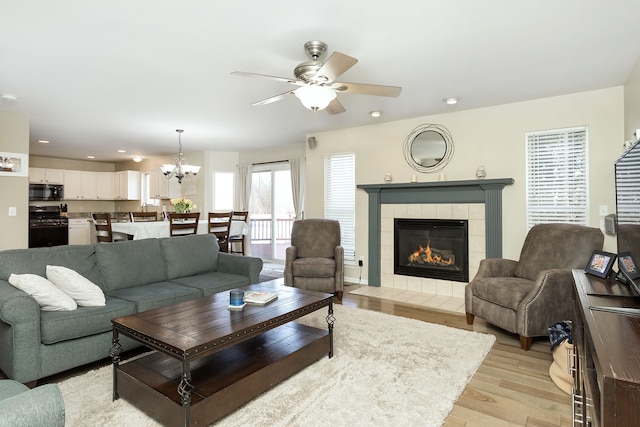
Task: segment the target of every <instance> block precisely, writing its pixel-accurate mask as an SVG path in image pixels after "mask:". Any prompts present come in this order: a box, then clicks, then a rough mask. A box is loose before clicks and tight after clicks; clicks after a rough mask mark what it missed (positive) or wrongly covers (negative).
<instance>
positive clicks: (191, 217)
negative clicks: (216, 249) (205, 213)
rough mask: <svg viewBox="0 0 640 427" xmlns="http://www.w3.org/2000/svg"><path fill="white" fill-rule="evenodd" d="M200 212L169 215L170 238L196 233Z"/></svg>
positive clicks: (172, 213) (171, 213)
mask: <svg viewBox="0 0 640 427" xmlns="http://www.w3.org/2000/svg"><path fill="white" fill-rule="evenodd" d="M199 220H200V212H191V213H177V212H170V213H169V235H170V236H171V237H177V236H186V235H189V234H197V233H198V221H199Z"/></svg>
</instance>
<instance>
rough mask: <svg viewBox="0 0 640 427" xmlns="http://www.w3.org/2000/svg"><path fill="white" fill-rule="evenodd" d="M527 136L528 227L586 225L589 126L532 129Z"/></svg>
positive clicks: (587, 220)
mask: <svg viewBox="0 0 640 427" xmlns="http://www.w3.org/2000/svg"><path fill="white" fill-rule="evenodd" d="M526 139H527V150H526V151H527V161H526V164H527V226H528V227H529V228H531V227H533V226H534V225H536V224H542V223H551V222H561V223H574V224H581V225H587V224H588V222H589V218H588V205H589V204H588V188H587V182H588V181H587V177H588V171H587V164H588V163H587V128H586V126H581V127H576V128H570V129H557V130H551V131H543V132H529V133H527V134H526Z"/></svg>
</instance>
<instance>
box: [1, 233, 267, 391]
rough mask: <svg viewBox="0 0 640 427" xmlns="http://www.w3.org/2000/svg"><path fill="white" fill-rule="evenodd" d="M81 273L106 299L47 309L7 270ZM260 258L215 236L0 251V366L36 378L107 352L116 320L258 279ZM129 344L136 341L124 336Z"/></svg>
mask: <svg viewBox="0 0 640 427" xmlns="http://www.w3.org/2000/svg"><path fill="white" fill-rule="evenodd" d="M47 265H55V266H63V267H67V268H70V269H72V270H75V271H77V272H78V273H80V274H81V275H82V276H84V277H86V278H87V279H89V280H91V281H92V282H93V283H95V284H96V285H98V286H99V287H100V288H101V289H102V290H103V291H104V293H105V296H106V305H105V306H101V307H78V308H77V310H73V311H41V310H40V307H39V306H38V303H37V302H36V300H35V299H34V298H32V297H31V296H30V295H28V294H26V293H24V292H22V291H20V290H18V289H17V288H15V287H13V286H12V285H11V284H9V283H8V281H7V280H8V278H9V276H10V275H11V274H12V273H14V274H24V273H32V274H37V275H40V276H42V277H46V266H47ZM261 270H262V260H261V259H260V258H253V257H245V256H238V255H231V254H226V253H223V252H220V251H219V246H218V242H217V240H216V238H215V236H214V235H213V234H203V235H193V236H183V237H173V238H171V237H170V238H162V239H144V240H132V241H126V242H118V243H102V244H97V245H82V246H80V245H77V246H76V245H74V246H56V247H52V248H32V249H12V250H6V251H2V252H0V348H2V351H0V370H2V371H3V372H4V373H5V375H7V376H8V377H9V378H11V379H14V380H17V381H19V382H22V383H26V382H31V381H34V380H38V379H40V378H44V377H47V376H49V375H53V374H56V373H58V372H62V371H66V370H68V369H70V368H74V367H76V366H81V365H84V364H86V363H90V362H93V361H96V360H100V359H103V358H105V357H108V355H109V348H110V346H111V338H112V332H111V330H112V329H111V319H113V318H116V317H119V316H125V315H129V314H133V313H136V312H140V311H144V310H149V309H153V308H157V307H162V306H166V305H170V304H173V303H177V302H181V301H186V300H190V299H194V298H199V297H202V296H207V295H211V294H214V293H217V292H222V291H226V290H229V289H234V288H238V287H242V286H246V285H249V284H253V283H257V282H258V277H259V275H260V271H261ZM121 343H122V346H123V349H124V350H128V349H131V348H134V347H135V346H136V345H137V344H136V343H134V342H133V341H131V340H127V339H126V338H125V339H123V340H122V342H121Z"/></svg>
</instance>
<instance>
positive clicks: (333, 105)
mask: <svg viewBox="0 0 640 427" xmlns="http://www.w3.org/2000/svg"><path fill="white" fill-rule="evenodd" d="M325 110H326V112H327V113H329V114H331V115H334V114H340V113H344V112H345V111H347V110H345V109H344V107H343V106H342V104H341V103H340V101H338V98H335V99H334V100H333V101H331V102H330V103H329V105H327V108H325Z"/></svg>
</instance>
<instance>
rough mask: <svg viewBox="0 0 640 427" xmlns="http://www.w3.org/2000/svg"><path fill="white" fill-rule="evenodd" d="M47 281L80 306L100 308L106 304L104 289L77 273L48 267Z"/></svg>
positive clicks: (61, 268)
mask: <svg viewBox="0 0 640 427" xmlns="http://www.w3.org/2000/svg"><path fill="white" fill-rule="evenodd" d="M47 279H49V280H51V281H52V282H53V284H54V285H56V286H57V287H58V288H60V289H61V290H62V291H64V293H65V294H67V295H69V296H70V297H71V298H73V299H74V300H75V301H76V303H77V304H78V305H79V306H82V307H99V306H103V305H105V304H106V301H105V297H104V292H102V289H100V288H99V287H98V286H97V285H96V284H95V283H93V282H92V281H91V280H89V279H87V278H86V277H84V276H83V275H81V274H80V273H78V272H77V271H74V270H71V269H69V268H67V267H61V266H57V265H47Z"/></svg>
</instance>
